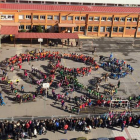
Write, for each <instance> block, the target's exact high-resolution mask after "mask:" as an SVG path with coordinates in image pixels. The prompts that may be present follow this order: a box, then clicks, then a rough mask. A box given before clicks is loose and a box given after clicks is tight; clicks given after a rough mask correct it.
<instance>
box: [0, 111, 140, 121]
mask: <svg viewBox="0 0 140 140" xmlns="http://www.w3.org/2000/svg"><path fill="white" fill-rule="evenodd" d="M138 114H139V115H140V112H139V113H129V112H128V113H125V114H124V115H123V116H127V115H138ZM113 115H114V116H120V115H122V113H116V114H115V113H114V114H113ZM108 116H109V113H105V114H81V115H73V114H70V115H59V116H58V115H52V116H28V117H9V118H0V121H5V120H8V121H18V120H23V121H25V120H45V119H56V118H60V119H61V118H90V117H108Z"/></svg>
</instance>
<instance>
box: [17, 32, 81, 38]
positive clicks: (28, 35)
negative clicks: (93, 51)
mask: <svg viewBox="0 0 140 140" xmlns="http://www.w3.org/2000/svg"><path fill="white" fill-rule="evenodd" d="M15 38H48V39H68V38H69V39H78V38H79V37H78V34H76V33H18V34H17V35H15Z"/></svg>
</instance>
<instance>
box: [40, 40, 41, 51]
mask: <svg viewBox="0 0 140 140" xmlns="http://www.w3.org/2000/svg"><path fill="white" fill-rule="evenodd" d="M40 52H41V42H40Z"/></svg>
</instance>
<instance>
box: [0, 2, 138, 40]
mask: <svg viewBox="0 0 140 140" xmlns="http://www.w3.org/2000/svg"><path fill="white" fill-rule="evenodd" d="M0 9H1V10H0V24H1V25H6V24H7V25H8V26H10V25H14V24H19V31H21V30H22V31H23V30H26V31H27V32H28V31H30V30H31V29H34V28H36V26H38V25H40V26H41V27H42V30H44V32H55V33H67V32H70V33H77V34H82V35H89V36H97V37H140V15H139V13H140V8H139V7H105V6H76V5H74V6H72V5H39V4H9V3H2V4H0Z"/></svg>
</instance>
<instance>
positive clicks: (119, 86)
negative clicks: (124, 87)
mask: <svg viewBox="0 0 140 140" xmlns="http://www.w3.org/2000/svg"><path fill="white" fill-rule="evenodd" d="M120 84H121V82H120V80H119V81H118V84H117V86H118V88H120Z"/></svg>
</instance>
